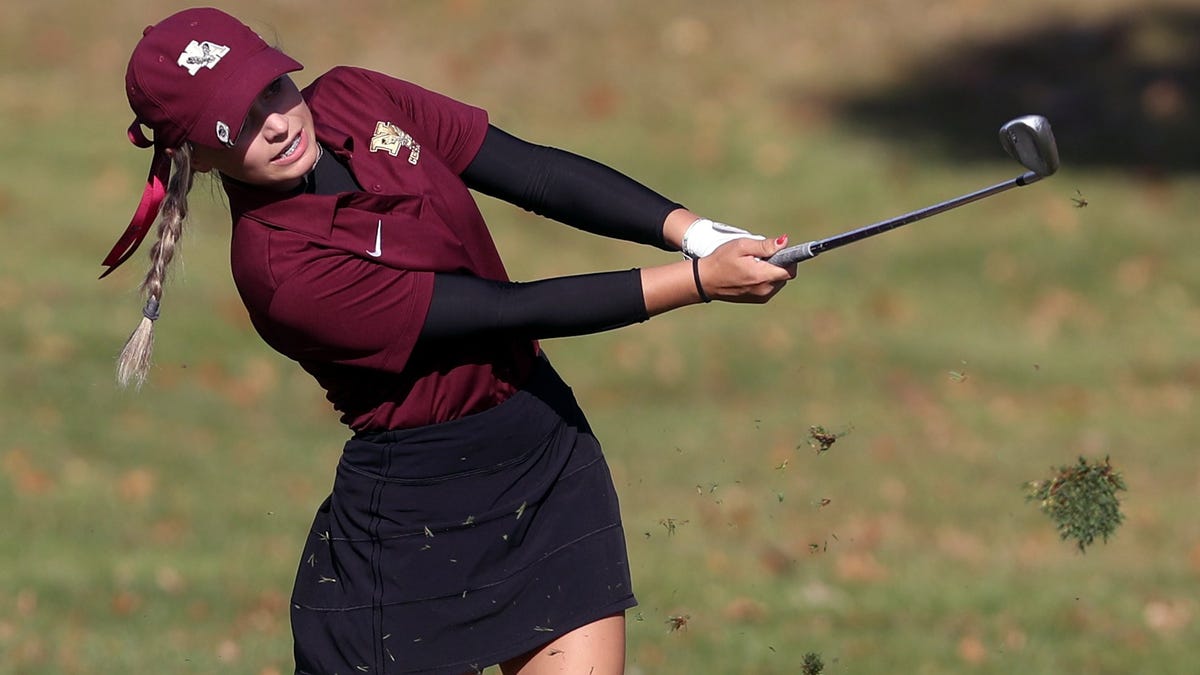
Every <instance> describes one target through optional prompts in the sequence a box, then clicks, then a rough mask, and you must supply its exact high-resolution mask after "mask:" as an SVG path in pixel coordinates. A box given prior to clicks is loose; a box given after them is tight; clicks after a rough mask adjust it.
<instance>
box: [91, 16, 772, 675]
mask: <svg viewBox="0 0 1200 675" xmlns="http://www.w3.org/2000/svg"><path fill="white" fill-rule="evenodd" d="M300 69H301V65H300V64H299V63H298V62H296V61H294V60H293V59H291V58H290V57H288V56H286V55H284V54H283V53H281V52H280V51H278V50H277V49H275V48H273V47H271V46H269V45H267V44H266V43H265V42H263V40H262V39H261V38H260V37H259V36H258V35H256V34H255V33H254V32H253V31H252V30H250V29H249V28H248V27H246V26H245V25H243V24H242V23H241V22H240V21H238V20H237V19H234V18H233V17H230V16H229V15H227V14H224V13H222V12H220V11H218V10H214V9H189V10H186V11H183V12H180V13H177V14H174V15H172V16H170V17H168V18H167V19H165V20H163V21H162V22H160V23H158V24H157V25H154V26H151V27H149V28H147V29H146V31H145V33H144V34H143V36H142V38H141V40H140V41H139V42H138V44H137V46H136V48H135V49H134V51H133V55H132V57H131V59H130V62H129V67H128V71H127V74H126V94H127V95H128V98H129V102H130V105H131V107H132V108H133V112H134V114H135V116H136V118H135V121H134V123H133V125H131V126H130V130H129V134H130V139H131V140H132V141H133V142H134V143H135V144H137V145H138V146H140V147H153V149H154V157H153V161H152V164H151V170H150V175H149V178H148V180H147V185H146V189H145V192H144V193H143V197H142V201H141V203H140V204H139V207H138V210H137V212H136V213H135V215H134V218H133V221H132V222H131V223H130V225H129V228H128V230H127V231H126V233H125V234H124V235H123V236H122V238H121V239H120V241H118V243H117V245H116V246H115V247H114V249H113V250H112V252H111V253H110V255H109V256H108V258H107V259H106V260H105V265H107V266H108V270H109V271H111V270H112V269H113V268H115V267H116V266H117V265H119V264H121V263H122V262H123V261H125V260H126V259H127V258H128V257H129V255H130V254H131V253H132V252H133V250H134V249H135V248H136V247H137V246H138V244H139V243H140V242H141V240H142V238H143V237H144V236H145V235H146V233H147V231H148V230H149V228H150V226H151V225H152V224H153V222H154V221H155V220H156V219H158V220H159V221H160V222H159V227H158V241H157V242H156V243H155V244H154V247H153V250H152V251H151V254H150V257H151V268H150V271H149V273H148V274H147V275H146V278H145V281H144V284H143V289H144V291H145V293H146V294H147V302H146V306H145V308H144V310H143V315H144V319H143V321H142V324H141V325H140V326H139V328H138V330H137V331H135V333H134V335H133V336H131V338H130V342H129V344H128V345H127V346H126V349H125V351H124V352H123V353H122V356H121V359H120V366H119V373H118V377H119V379H120V380H121V381H122V382H128V381H134V382H137V383H140V382H141V380H142V379H143V378H144V377H145V372H146V369H147V367H148V358H149V348H150V342H151V340H150V335H151V330H152V329H151V327H152V322H153V321H155V320H156V319H157V318H158V314H159V307H160V305H159V303H160V301H161V300H162V292H163V281H164V279H165V277H166V274H167V266H168V264H169V263H170V262H171V259H172V257H173V253H174V251H175V244H176V240H177V239H178V237H179V234H180V229H181V226H182V224H183V221H184V219H185V217H186V215H187V196H188V191H189V189H190V187H191V184H192V177H193V174H194V173H195V172H210V171H215V172H216V173H217V175H218V176H219V178H220V181H221V184H222V186H223V188H224V190H225V193H226V194H227V195H228V199H229V208H230V211H231V216H232V221H233V230H232V241H231V253H230V257H231V264H232V267H233V276H234V280H235V282H236V284H237V288H238V291H239V293H240V294H241V297H242V300H243V301H244V303H245V305H246V309H247V311H248V312H249V315H250V318H251V320H252V322H253V325H254V327H255V329H256V330H257V331H258V333H259V334H260V335H261V336H262V338H263V339H264V340H265V341H266V342H267V343H268V344H269V345H270V346H271V347H273V348H275V349H276V350H278V351H279V352H281V353H282V354H284V355H286V356H288V357H290V358H291V359H293V360H295V361H296V362H297V363H299V364H300V366H301V367H302V368H304V369H305V370H306V371H308V372H309V373H311V374H312V375H313V377H315V378H316V380H317V381H318V383H319V384H320V385H321V386H322V387H323V388H324V389H325V390H326V392H327V396H328V398H329V400H330V402H331V403H332V404H333V406H334V408H336V409H337V410H338V411H339V412H340V413H341V416H342V420H343V421H344V422H345V423H346V424H347V425H348V426H349V427H350V429H351V430H352V431H353V437H352V438H351V439H350V440H349V441H348V442H347V443H346V446H345V449H344V452H343V455H342V458H341V461H340V463H339V465H338V468H337V474H336V478H335V482H334V486H333V490H332V494H331V495H330V497H329V498H328V499H327V500H326V501H325V502H324V504H323V505H322V506H321V507H320V509H319V510H318V512H317V515H316V519H315V521H314V523H313V526H312V530H311V533H310V536H309V537H308V540H307V542H306V544H305V547H304V551H303V554H302V555H301V558H300V564H299V571H298V574H297V577H296V583H295V588H294V592H293V596H292V602H291V613H292V628H293V636H294V641H295V658H296V672H297V673H305V674H313V675H316V674H320V675H333V674H334V673H341V674H342V675H349V674H351V673H446V674H454V675H457V674H460V673H470V672H477V671H480V670H482V669H483V668H485V667H488V666H489V665H492V664H500V666H501V668H502V670H503V672H504V673H506V674H507V675H512V674H514V673H521V674H522V675H536V674H539V673H552V672H553V673H568V672H569V673H580V674H589V673H590V674H591V675H609V674H613V673H621V672H622V671H623V668H624V658H625V624H624V611H625V610H626V609H628V608H629V607H631V606H633V605H634V604H635V600H634V595H633V591H632V589H631V588H630V574H629V565H628V562H627V558H626V551H625V540H624V534H623V531H622V528H621V521H620V515H619V510H618V505H617V498H616V494H615V492H614V489H613V485H612V480H611V478H610V476H609V473H608V468H607V466H606V464H605V461H604V458H603V456H602V455H601V452H600V447H599V445H598V443H597V442H596V439H595V438H594V437H593V435H592V433H591V430H590V429H589V427H588V423H587V421H586V420H585V419H584V416H583V414H582V413H581V412H580V410H579V408H578V407H577V405H576V403H575V400H574V398H573V397H572V394H571V391H570V389H569V388H568V387H567V386H566V385H564V384H563V382H562V381H561V380H560V379H559V377H558V375H557V374H556V373H555V372H554V370H553V369H552V368H551V366H550V364H549V363H548V361H547V360H546V358H545V356H544V354H543V353H542V352H541V350H540V348H539V346H538V342H537V340H538V339H539V338H550V337H557V336H566V335H580V334H586V333H592V332H596V331H602V330H609V329H613V328H617V327H621V326H625V325H628V324H631V323H635V322H640V321H645V320H646V319H648V318H649V317H651V316H654V315H657V314H661V313H663V312H666V311H668V310H672V309H675V308H679V307H683V306H686V305H691V304H695V303H699V302H707V301H708V300H710V299H711V300H722V301H728V302H757V303H761V302H766V301H767V300H768V299H770V298H771V297H772V296H773V295H774V294H775V293H776V292H778V291H779V289H780V288H782V286H783V285H784V283H785V282H787V280H788V279H790V278H791V277H792V276H793V275H794V273H795V270H794V269H790V270H787V269H781V268H779V267H776V266H774V265H770V264H768V263H765V262H762V260H761V259H762V258H765V257H768V256H770V255H771V254H773V253H774V252H776V251H777V250H779V249H780V248H782V247H783V246H784V244H785V242H786V238H785V237H780V238H778V239H770V240H767V239H763V238H762V237H756V236H754V235H750V234H749V233H747V232H745V231H743V230H740V229H737V228H731V227H728V226H725V225H721V224H719V223H713V222H711V221H708V220H705V219H702V218H699V217H697V216H696V215H695V214H693V213H692V212H690V211H688V210H687V209H685V208H683V207H682V206H680V205H678V204H676V203H674V202H671V201H668V200H667V199H664V198H663V197H661V196H659V195H658V194H656V193H654V192H653V191H651V190H649V189H647V188H645V187H643V186H642V185H639V184H638V183H636V182H634V181H633V180H631V179H629V178H627V177H625V176H624V175H622V174H620V173H618V172H616V171H614V170H612V169H609V168H607V167H605V166H602V165H599V164H597V163H595V162H592V161H590V160H587V159H584V158H582V157H579V156H577V155H573V154H570V153H566V152H563V151H560V150H555V149H551V148H546V147H540V146H535V145H531V144H528V143H526V142H523V141H521V140H518V139H517V138H514V137H512V136H510V135H508V134H506V133H504V132H503V131H501V130H500V129H498V128H496V127H494V126H490V125H489V123H488V118H487V115H486V114H485V113H484V111H482V110H480V109H478V108H475V107H472V106H469V105H465V104H463V103H459V102H457V101H454V100H451V99H449V98H447V97H445V96H442V95H439V94H436V93H433V92H430V91H427V90H425V89H422V88H420V87H418V86H415V85H413V84H410V83H408V82H404V81H401V80H398V79H394V78H392V77H389V76H386V75H383V74H380V73H376V72H370V71H367V70H361V69H357V68H349V67H339V68H336V69H334V70H331V71H329V72H327V73H325V74H324V75H321V76H320V77H318V78H316V80H315V81H313V82H312V83H311V84H310V85H309V86H308V87H307V88H305V89H304V90H303V91H300V90H298V89H297V87H296V85H295V84H293V82H292V80H291V78H290V76H289V75H288V74H289V73H291V72H293V71H297V70H300ZM147 129H148V130H149V131H150V132H151V133H152V140H151V138H148V137H147V135H146V133H145V130H147ZM470 190H475V191H478V192H481V193H484V194H488V195H493V196H495V197H498V198H500V199H504V200H507V201H509V202H511V203H513V204H516V205H518V206H520V207H523V208H526V209H529V210H531V211H535V212H537V213H539V214H542V215H545V216H547V217H550V218H554V219H556V220H559V221H561V222H563V223H566V224H569V225H571V226H575V227H578V228H582V229H584V230H587V231H590V232H593V233H596V234H600V235H604V236H609V237H617V238H621V239H625V240H630V241H634V242H640V243H643V244H648V245H652V246H657V247H659V248H662V249H665V250H682V251H684V252H685V253H686V254H687V256H688V257H690V260H681V261H678V262H670V263H668V264H664V265H661V266H658V267H651V268H647V269H640V270H639V269H633V270H623V271H615V272H608V273H597V274H585V275H579V276H571V277H562V278H553V279H545V280H541V281H534V282H528V283H514V282H511V281H509V280H508V276H507V274H506V273H505V269H504V266H503V265H502V264H501V261H500V258H499V256H498V254H497V251H496V248H495V246H494V245H493V242H492V239H491V236H490V235H489V233H488V229H487V227H486V225H485V223H484V221H483V218H482V217H481V215H480V212H479V210H478V208H477V207H476V204H475V201H474V200H473V198H472V195H471V192H470ZM160 212H161V216H160ZM106 274H107V272H106Z"/></svg>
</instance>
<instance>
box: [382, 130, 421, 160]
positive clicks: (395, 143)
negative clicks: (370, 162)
mask: <svg viewBox="0 0 1200 675" xmlns="http://www.w3.org/2000/svg"><path fill="white" fill-rule="evenodd" d="M400 148H408V163H409V164H412V165H413V166H416V164H417V160H419V159H420V158H421V145H420V144H419V143H417V142H416V141H414V140H413V137H412V136H410V135H408V134H407V133H405V132H404V131H403V130H401V129H400V127H398V126H396V125H395V124H392V123H391V122H376V123H375V135H374V136H371V152H386V153H388V154H389V155H391V156H392V157H396V156H398V155H399V154H400Z"/></svg>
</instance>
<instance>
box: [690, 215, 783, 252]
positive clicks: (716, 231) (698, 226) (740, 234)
mask: <svg viewBox="0 0 1200 675" xmlns="http://www.w3.org/2000/svg"><path fill="white" fill-rule="evenodd" d="M765 238H766V237H761V236H759V235H757V234H751V233H749V232H747V231H746V230H743V229H742V228H740V227H734V226H732V225H726V224H725V223H717V222H713V221H711V220H709V219H708V218H700V219H698V220H696V221H695V222H693V223H692V224H691V225H689V226H688V229H687V231H686V232H684V233H683V243H682V246H681V248H682V249H683V253H684V255H686V256H687V257H689V258H703V257H705V256H707V255H709V254H711V253H712V252H713V251H715V250H717V247H718V246H720V245H721V244H724V243H727V242H730V241H733V240H734V239H759V240H762V239H765Z"/></svg>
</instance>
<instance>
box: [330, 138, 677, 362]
mask: <svg viewBox="0 0 1200 675" xmlns="http://www.w3.org/2000/svg"><path fill="white" fill-rule="evenodd" d="M462 178H463V181H464V182H465V183H466V184H467V186H468V187H470V188H472V189H474V190H477V191H479V192H481V193H483V194H487V195H490V196H493V197H496V198H498V199H502V200H504V201H507V202H510V203H512V204H514V205H516V206H519V207H521V208H524V209H527V210H529V211H532V212H534V213H537V214H539V215H543V216H545V217H548V218H553V219H555V220H558V221H560V222H563V223H565V224H568V225H571V226H573V227H577V228H579V229H582V230H585V231H588V232H592V233H595V234H599V235H602V236H607V237H614V238H618V239H624V240H627V241H632V242H637V243H643V244H648V245H652V246H657V247H659V248H664V249H666V248H668V247H667V246H666V245H665V244H664V242H663V237H662V224H663V222H664V221H665V220H666V217H667V214H669V213H670V212H671V211H672V210H674V209H676V208H679V205H678V204H676V203H674V202H671V201H669V200H667V199H666V198H664V197H662V196H660V195H658V194H657V193H655V192H654V191H652V190H650V189H648V188H646V187H645V186H643V185H641V184H640V183H638V182H636V181H634V180H633V179H631V178H629V177H627V176H625V175H623V174H621V173H620V172H618V171H615V170H613V169H611V168H609V167H607V166H604V165H602V164H600V163H598V162H595V161H593V160H590V159H587V158H584V157H581V156H579V155H575V154H572V153H569V152H565V151H562V150H557V149H554V148H548V147H544V146H538V145H534V144H531V143H527V142H525V141H522V140H520V139H517V138H515V137H513V136H511V135H509V134H507V133H505V132H503V131H501V130H500V129H497V128H496V127H489V128H488V131H487V135H486V136H485V138H484V141H483V144H482V145H481V147H480V149H479V152H478V153H477V155H476V156H475V158H474V159H473V160H472V162H471V163H470V165H469V166H468V167H467V169H466V170H465V171H464V172H463V174H462ZM309 189H311V190H314V191H315V192H318V193H324V194H331V193H336V192H342V191H347V190H354V189H357V185H356V183H355V181H354V178H353V176H352V175H351V174H350V171H349V170H348V169H347V168H346V167H345V166H343V165H342V164H341V162H339V161H338V160H337V159H336V158H335V157H334V156H333V153H328V152H327V153H325V155H324V157H323V159H322V160H321V161H320V162H318V165H317V167H316V170H315V171H314V173H313V177H312V180H311V181H310V184H309ZM648 318H649V314H648V313H647V311H646V305H645V299H644V297H643V295H642V285H641V274H640V272H639V271H638V270H636V269H635V270H627V271H619V272H602V273H595V274H581V275H574V276H565V277H555V278H552V279H544V280H541V281H532V282H500V281H493V280H488V279H481V278H478V277H472V276H468V275H460V274H447V273H437V274H435V275H434V286H433V297H432V299H431V301H430V306H429V310H428V313H427V315H426V318H425V323H424V324H423V326H422V328H421V333H420V337H419V338H418V339H419V340H421V341H425V340H443V339H454V338H461V337H466V336H470V335H481V334H504V335H507V336H515V337H527V338H531V339H545V338H554V337H565V336H570V335H586V334H589V333H596V332H600V331H605V330H611V329H614V328H619V327H622V326H626V325H629V324H632V323H637V322H640V321H645V320H646V319H648Z"/></svg>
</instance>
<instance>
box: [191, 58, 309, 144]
mask: <svg viewBox="0 0 1200 675" xmlns="http://www.w3.org/2000/svg"><path fill="white" fill-rule="evenodd" d="M303 68H304V66H303V65H301V64H300V62H299V61H297V60H295V59H293V58H292V57H290V56H288V55H287V54H284V53H283V52H281V51H279V50H278V49H275V48H274V47H267V48H264V49H262V50H260V51H259V52H258V53H257V54H255V55H254V56H252V57H250V58H249V59H248V60H247V61H246V62H245V63H243V64H241V65H240V66H239V67H238V70H237V72H236V73H234V74H232V75H231V76H230V77H229V79H228V80H227V85H228V86H226V87H224V88H218V90H217V92H216V94H214V99H213V100H211V101H209V104H208V106H207V107H206V108H205V110H204V112H202V113H201V114H200V116H199V117H198V118H197V120H196V125H195V126H194V127H193V128H192V133H191V134H190V135H189V136H188V140H190V141H192V142H193V143H199V144H200V145H206V146H209V147H213V148H225V147H229V146H230V145H233V144H234V143H235V142H236V141H237V137H238V135H239V134H240V133H241V129H242V124H243V123H244V122H245V120H246V115H247V114H248V113H249V112H250V107H251V106H252V105H254V101H255V99H257V98H258V95H259V94H261V93H262V91H263V89H266V88H267V85H269V84H271V83H272V82H274V81H275V80H276V79H277V78H278V77H279V76H281V75H286V74H287V73H291V72H295V71H297V70H303ZM222 128H223V129H224V132H222V131H221V129H222Z"/></svg>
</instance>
